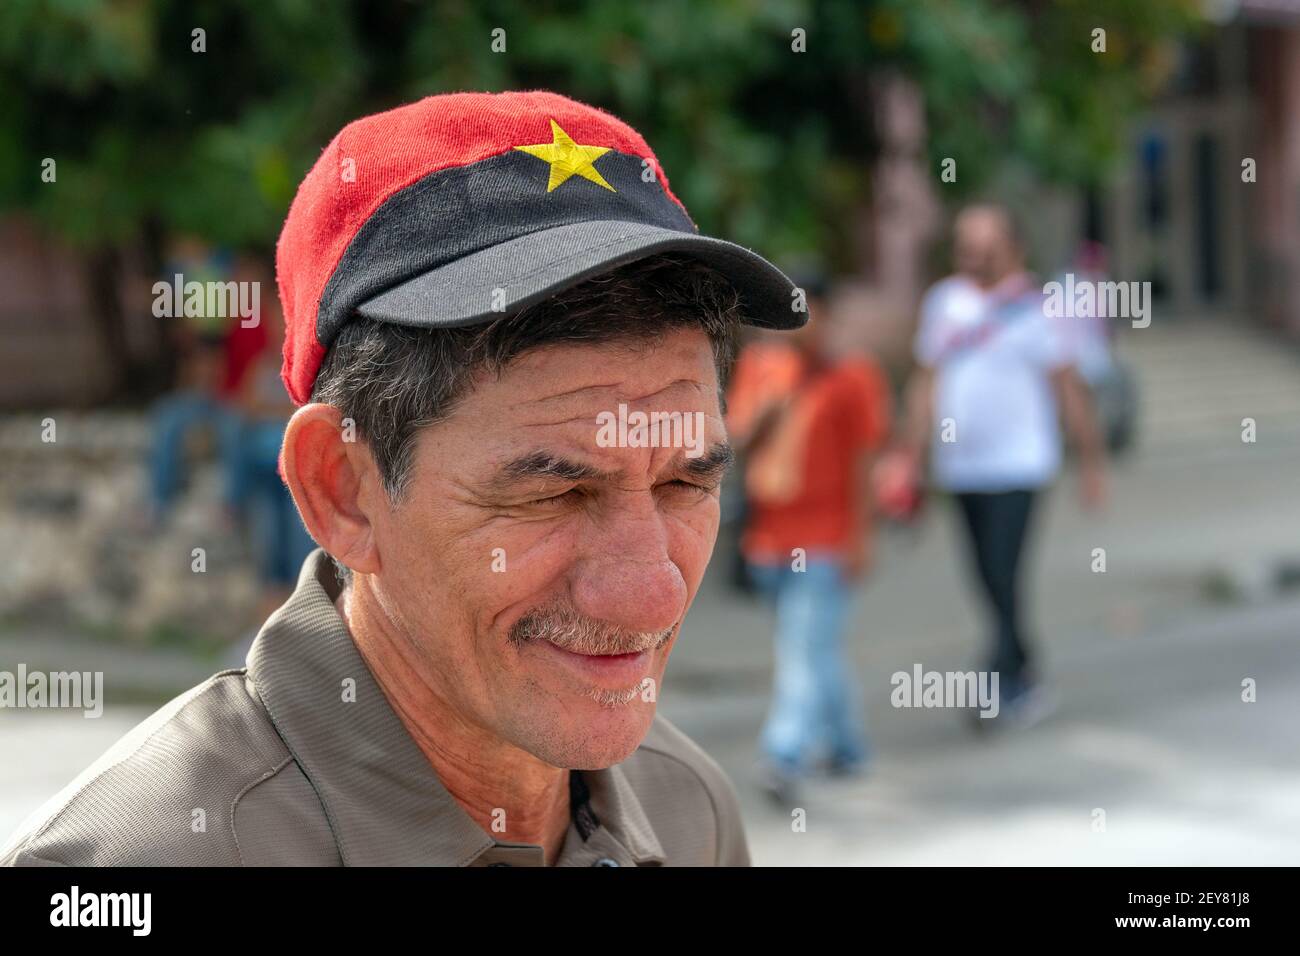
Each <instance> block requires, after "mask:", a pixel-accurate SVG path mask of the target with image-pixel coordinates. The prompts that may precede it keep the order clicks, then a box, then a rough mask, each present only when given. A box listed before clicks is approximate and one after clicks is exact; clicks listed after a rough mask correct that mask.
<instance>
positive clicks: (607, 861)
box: [591, 856, 618, 866]
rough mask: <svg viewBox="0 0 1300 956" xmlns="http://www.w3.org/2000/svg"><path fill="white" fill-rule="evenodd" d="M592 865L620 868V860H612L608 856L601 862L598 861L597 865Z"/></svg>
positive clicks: (595, 864)
mask: <svg viewBox="0 0 1300 956" xmlns="http://www.w3.org/2000/svg"><path fill="white" fill-rule="evenodd" d="M591 865H592V866H618V860H611V859H610V858H609V857H607V856H602V857H601V858H600V859H599V860H597V861H596V862H595V863H593V864H591Z"/></svg>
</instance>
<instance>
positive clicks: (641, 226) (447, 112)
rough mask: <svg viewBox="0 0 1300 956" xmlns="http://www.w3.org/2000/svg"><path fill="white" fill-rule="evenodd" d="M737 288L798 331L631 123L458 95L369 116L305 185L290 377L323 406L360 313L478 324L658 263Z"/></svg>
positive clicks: (752, 308)
mask: <svg viewBox="0 0 1300 956" xmlns="http://www.w3.org/2000/svg"><path fill="white" fill-rule="evenodd" d="M667 252H672V253H678V254H682V255H687V256H689V257H692V258H696V259H699V260H701V261H703V262H705V263H707V264H708V265H710V266H712V267H713V268H715V269H717V270H718V271H719V272H720V273H722V274H723V275H724V276H726V277H727V278H728V279H729V280H730V281H731V283H732V285H733V286H734V287H735V289H736V291H737V293H738V294H739V295H740V298H741V305H742V311H743V314H744V321H745V322H746V323H747V324H750V325H756V326H762V327H766V328H777V329H786V328H797V327H798V326H800V325H802V324H803V322H804V320H805V319H806V315H805V314H804V313H802V312H797V311H795V310H793V309H792V308H791V303H792V296H791V293H792V291H793V288H794V286H793V284H792V283H791V281H790V280H789V279H788V278H787V277H786V276H785V275H784V274H783V273H782V272H781V271H780V270H779V269H777V268H776V267H775V266H773V265H772V264H771V263H769V262H767V261H766V260H765V259H763V258H762V257H761V256H759V255H758V254H756V253H754V252H752V251H750V250H749V249H746V248H745V247H743V246H740V245H737V244H735V243H731V242H727V241H725V240H722V239H714V238H710V237H708V236H703V235H700V233H699V230H698V228H697V227H696V225H695V223H694V222H693V221H692V220H691V217H690V216H689V214H688V213H687V211H686V207H685V206H683V205H682V203H681V201H680V200H678V198H677V197H676V196H675V195H673V192H672V190H671V188H670V187H669V185H668V179H667V177H666V176H665V175H664V171H663V169H662V168H661V167H660V165H659V161H658V160H657V159H656V158H655V155H654V153H653V152H652V151H651V150H650V147H649V146H648V145H647V144H646V142H645V140H644V139H642V138H641V135H640V134H639V133H637V131H636V130H634V129H632V127H630V126H628V125H627V124H626V123H624V122H622V121H621V120H619V119H618V118H617V117H615V116H612V115H610V114H609V113H606V112H604V111H603V110H599V109H596V108H595V107H591V106H587V105H585V104H583V103H579V102H577V101H575V100H572V99H569V98H568V97H564V96H560V95H558V94H555V93H549V92H543V91H534V92H511V93H451V94H444V95H439V96H430V97H427V98H425V99H422V100H420V101H418V102H416V103H411V104H409V105H406V106H402V107H398V108H397V109H394V110H389V111H388V112H385V113H378V114H376V115H373V116H367V117H364V118H362V119H359V120H356V121H354V122H352V123H349V124H348V125H347V126H345V127H344V128H343V129H342V130H341V131H340V132H339V134H338V135H337V136H335V137H334V139H333V140H332V141H331V142H330V144H329V145H328V146H327V147H326V148H325V150H324V152H323V153H322V154H321V156H320V158H319V159H318V160H317V161H316V164H315V165H314V166H313V167H312V169H311V171H310V172H308V173H307V176H306V178H305V179H304V180H303V182H302V184H301V185H300V186H299V188H298V193H297V195H296V196H295V198H294V201H293V204H292V206H291V207H290V209H289V215H288V218H287V219H286V220H285V224H284V229H283V230H282V231H281V233H280V240H279V243H278V245H277V247H276V274H277V280H278V283H279V288H280V300H281V303H282V305H283V307H284V316H285V343H284V365H283V368H282V372H281V375H282V378H283V379H284V383H285V387H286V388H287V389H288V390H289V394H290V396H292V398H293V400H294V401H295V402H297V403H298V404H303V403H304V402H306V401H308V399H309V398H310V395H311V390H312V385H313V383H314V382H315V380H316V374H317V372H318V371H319V369H320V365H321V361H322V360H323V358H324V356H325V353H326V350H327V349H328V348H329V346H330V343H331V342H332V341H333V340H334V338H335V336H337V335H338V333H339V330H340V329H342V328H343V327H344V326H345V325H346V324H347V323H348V322H349V321H351V320H352V319H353V318H354V317H355V316H363V317H365V318H368V319H373V320H377V321H380V322H392V323H395V324H398V325H406V326H416V327H455V326H469V325H476V324H479V323H483V322H488V321H491V320H492V319H495V318H498V317H499V316H500V315H501V314H502V313H509V312H514V311H517V310H519V309H521V308H524V307H526V306H529V305H532V304H533V303H536V302H539V301H541V300H543V299H546V298H548V297H550V296H552V295H554V294H555V293H557V292H559V291H561V290H563V289H565V288H568V287H570V286H572V285H575V284H577V283H579V282H581V281H583V280H584V279H587V278H590V277H592V276H595V275H599V274H600V273H603V272H607V271H609V270H610V269H613V268H616V267H618V266H620V265H623V264H625V263H628V262H633V261H635V260H637V259H641V258H645V257H647V256H651V255H656V254H659V253H667Z"/></svg>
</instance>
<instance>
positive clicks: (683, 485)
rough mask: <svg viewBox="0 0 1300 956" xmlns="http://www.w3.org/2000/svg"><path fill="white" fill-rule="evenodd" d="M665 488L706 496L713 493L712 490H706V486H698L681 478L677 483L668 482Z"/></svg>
mask: <svg viewBox="0 0 1300 956" xmlns="http://www.w3.org/2000/svg"><path fill="white" fill-rule="evenodd" d="M665 487H668V488H672V489H673V490H675V491H694V492H698V493H699V494H702V495H705V494H708V493H709V492H710V491H712V490H713V489H712V488H706V487H705V486H704V485H697V484H694V483H692V482H689V481H682V480H681V479H680V478H679V479H677V480H676V481H670V482H667V483H666V485H665Z"/></svg>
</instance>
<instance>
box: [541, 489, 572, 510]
mask: <svg viewBox="0 0 1300 956" xmlns="http://www.w3.org/2000/svg"><path fill="white" fill-rule="evenodd" d="M581 496H582V492H581V490H579V489H577V488H570V489H569V490H568V491H566V492H564V493H563V494H560V495H552V496H551V497H549V498H534V499H533V500H532V501H530V502H528V503H529V504H530V505H537V506H538V507H541V508H548V507H549V508H555V507H559V506H560V505H566V504H572V503H573V502H574V501H576V500H577V499H578V498H580V497H581Z"/></svg>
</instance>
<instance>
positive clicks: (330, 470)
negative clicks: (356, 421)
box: [280, 402, 383, 574]
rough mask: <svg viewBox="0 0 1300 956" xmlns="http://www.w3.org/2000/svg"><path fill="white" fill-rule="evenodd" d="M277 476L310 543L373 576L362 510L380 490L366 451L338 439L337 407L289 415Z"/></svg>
mask: <svg viewBox="0 0 1300 956" xmlns="http://www.w3.org/2000/svg"><path fill="white" fill-rule="evenodd" d="M354 431H355V430H354V429H349V434H351V433H353V432H354ZM280 472H281V474H283V475H284V480H285V483H286V484H287V485H288V486H289V492H290V494H292V495H293V501H294V504H296V505H297V506H298V513H299V514H300V515H302V520H303V524H305V525H306V526H307V531H308V532H310V534H311V536H312V537H313V538H315V539H316V543H317V544H319V545H320V546H321V547H322V548H324V549H325V550H326V551H328V552H329V553H330V554H332V555H333V556H334V557H336V558H338V559H339V560H340V561H341V562H343V563H344V564H346V565H347V566H348V567H350V568H352V570H354V571H359V572H361V573H362V574H374V573H375V572H377V571H378V570H379V551H378V548H377V547H376V545H375V539H374V527H373V525H372V524H371V522H370V519H369V517H368V512H369V511H370V510H371V509H372V508H373V507H375V502H374V500H373V499H374V496H375V494H380V495H382V494H383V490H382V488H380V483H379V481H378V470H377V469H376V467H375V463H374V459H373V458H371V456H370V451H369V449H367V448H366V446H365V444H364V443H362V442H358V441H344V430H343V415H342V413H341V412H340V411H339V409H338V408H336V407H335V406H333V405H323V404H320V403H319V402H317V403H312V404H310V405H304V406H303V407H302V408H300V409H298V411H296V412H294V415H293V417H292V418H290V419H289V425H288V427H287V428H286V429H285V432H284V447H283V448H282V449H281V451H280Z"/></svg>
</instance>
